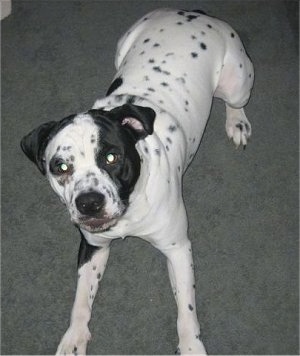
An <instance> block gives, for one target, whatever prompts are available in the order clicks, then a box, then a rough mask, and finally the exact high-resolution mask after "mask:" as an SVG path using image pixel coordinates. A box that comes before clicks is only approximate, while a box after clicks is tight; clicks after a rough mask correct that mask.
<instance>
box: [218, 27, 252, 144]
mask: <svg viewBox="0 0 300 356" xmlns="http://www.w3.org/2000/svg"><path fill="white" fill-rule="evenodd" d="M224 26H225V25H224ZM226 26H228V25H226ZM231 31H232V32H230V28H227V31H225V30H224V33H226V36H227V38H226V39H225V40H226V44H227V46H226V48H227V50H226V54H225V56H224V61H223V65H222V70H221V74H220V77H219V82H218V86H217V89H216V91H215V93H214V96H215V97H218V98H221V99H223V100H224V101H225V105H226V126H225V127H226V132H227V135H228V137H229V138H230V139H231V138H232V139H233V142H234V144H235V145H236V146H237V147H238V146H239V145H240V144H242V145H243V146H244V147H245V146H246V144H247V141H248V139H249V137H250V136H251V124H250V122H249V121H248V119H247V117H246V115H245V112H244V109H243V108H244V106H245V105H246V104H247V102H248V100H249V98H250V93H251V89H252V86H253V80H254V69H253V65H252V62H251V61H250V59H249V57H248V55H247V53H246V51H245V49H244V46H243V44H242V42H241V40H240V39H239V37H238V35H237V33H235V32H234V31H233V30H232V29H231Z"/></svg>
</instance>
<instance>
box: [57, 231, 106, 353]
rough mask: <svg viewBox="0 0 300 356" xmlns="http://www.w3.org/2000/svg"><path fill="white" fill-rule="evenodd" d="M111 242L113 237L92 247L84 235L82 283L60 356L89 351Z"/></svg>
mask: <svg viewBox="0 0 300 356" xmlns="http://www.w3.org/2000/svg"><path fill="white" fill-rule="evenodd" d="M109 245H110V240H107V241H106V240H104V239H103V244H102V245H101V246H99V247H94V246H91V245H89V244H88V243H87V241H86V240H85V238H84V236H83V235H82V240H81V244H80V250H79V255H78V267H79V268H78V282H77V290H76V296H75V301H74V305H73V309H72V313H71V323H70V327H69V329H68V330H67V332H66V333H65V335H64V336H63V338H62V340H61V342H60V344H59V346H58V348H57V352H56V354H57V355H70V354H71V355H72V354H73V355H85V353H86V348H87V343H88V341H89V340H90V338H91V334H90V332H89V328H88V323H89V321H90V318H91V312H92V305H93V301H94V298H95V295H96V292H97V290H98V285H99V282H100V281H101V279H102V276H103V273H104V270H105V267H106V262H107V259H108V256H109V250H110V248H109Z"/></svg>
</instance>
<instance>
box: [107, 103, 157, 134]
mask: <svg viewBox="0 0 300 356" xmlns="http://www.w3.org/2000/svg"><path fill="white" fill-rule="evenodd" d="M110 112H111V113H112V114H114V115H115V117H116V119H117V120H118V121H119V122H120V123H121V125H123V126H126V127H128V128H130V129H131V131H132V132H133V134H134V136H135V138H136V140H141V139H143V138H145V137H146V136H148V135H151V134H152V133H153V126H154V119H155V116H156V113H155V111H154V110H153V109H151V108H149V107H144V106H138V105H132V104H124V105H122V106H119V107H117V108H115V109H113V110H111V111H110Z"/></svg>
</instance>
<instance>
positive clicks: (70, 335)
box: [56, 326, 91, 356]
mask: <svg viewBox="0 0 300 356" xmlns="http://www.w3.org/2000/svg"><path fill="white" fill-rule="evenodd" d="M90 339H91V334H90V331H89V329H88V327H87V326H86V327H82V326H80V327H75V326H70V328H69V329H68V330H67V332H66V333H65V335H64V336H63V338H62V340H61V342H60V344H59V346H58V348H57V351H56V355H76V356H77V355H85V354H86V348H87V343H88V341H89V340H90Z"/></svg>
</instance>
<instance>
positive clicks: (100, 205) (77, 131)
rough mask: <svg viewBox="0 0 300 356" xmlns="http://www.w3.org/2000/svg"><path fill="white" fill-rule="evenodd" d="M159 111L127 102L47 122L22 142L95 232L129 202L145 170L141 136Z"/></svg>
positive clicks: (78, 220) (75, 217)
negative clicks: (138, 143) (111, 107)
mask: <svg viewBox="0 0 300 356" xmlns="http://www.w3.org/2000/svg"><path fill="white" fill-rule="evenodd" d="M154 118H155V112H154V111H153V110H152V109H150V108H146V107H141V106H136V105H131V104H125V105H123V106H120V107H117V108H115V109H113V110H111V111H104V110H101V109H100V110H90V111H88V112H87V113H84V114H78V115H72V116H69V117H67V118H65V119H63V120H61V121H58V122H57V121H51V122H47V123H45V124H43V125H41V126H39V127H38V128H36V129H35V130H33V131H32V132H30V133H29V134H28V135H27V136H25V137H24V138H23V139H22V141H21V147H22V150H23V151H24V153H25V154H26V155H27V157H28V158H29V159H30V160H31V161H33V162H34V163H35V164H36V165H37V167H38V168H39V170H40V171H41V172H42V173H43V174H44V175H47V177H48V179H49V181H50V184H51V186H52V188H53V189H54V191H55V192H56V193H57V194H58V195H59V197H60V199H61V200H62V202H63V203H64V204H65V205H66V206H67V208H68V210H69V212H70V215H71V220H72V221H73V222H74V223H75V224H76V225H78V226H80V227H81V228H83V229H85V230H88V231H90V232H100V231H105V230H108V229H109V228H110V227H111V226H113V225H115V224H116V222H117V221H118V219H119V218H120V217H121V216H122V215H123V214H124V212H125V211H126V208H127V206H128V201H129V196H130V193H131V192H132V191H133V189H134V186H135V184H136V182H137V179H138V177H139V174H140V157H139V154H138V152H137V150H136V147H135V145H136V143H137V141H138V140H140V139H143V138H145V137H146V136H147V135H150V134H152V133H153V123H154Z"/></svg>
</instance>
